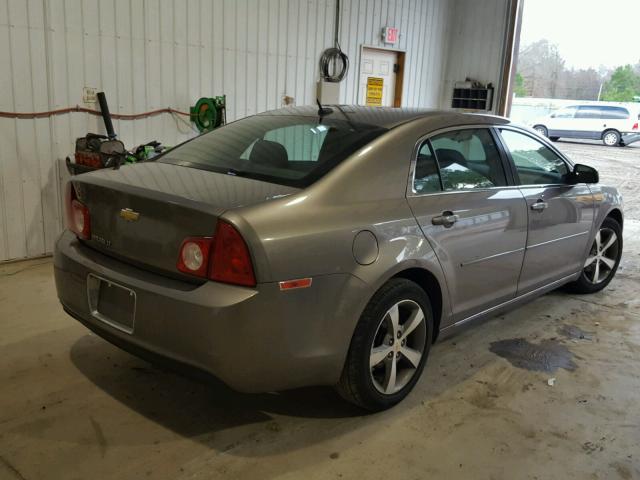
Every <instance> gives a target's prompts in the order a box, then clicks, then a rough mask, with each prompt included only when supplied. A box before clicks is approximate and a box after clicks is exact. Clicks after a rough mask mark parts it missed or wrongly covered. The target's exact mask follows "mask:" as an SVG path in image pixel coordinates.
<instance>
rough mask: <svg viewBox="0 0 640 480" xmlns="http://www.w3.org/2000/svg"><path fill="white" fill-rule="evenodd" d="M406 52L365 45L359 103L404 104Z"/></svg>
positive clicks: (372, 104) (385, 105)
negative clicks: (403, 88)
mask: <svg viewBox="0 0 640 480" xmlns="http://www.w3.org/2000/svg"><path fill="white" fill-rule="evenodd" d="M404 55H405V54H404V52H402V51H398V50H390V49H383V48H372V47H366V46H363V47H362V50H361V52H360V84H359V94H358V104H359V105H367V106H370V107H400V106H401V105H402V78H403V75H402V71H403V66H404Z"/></svg>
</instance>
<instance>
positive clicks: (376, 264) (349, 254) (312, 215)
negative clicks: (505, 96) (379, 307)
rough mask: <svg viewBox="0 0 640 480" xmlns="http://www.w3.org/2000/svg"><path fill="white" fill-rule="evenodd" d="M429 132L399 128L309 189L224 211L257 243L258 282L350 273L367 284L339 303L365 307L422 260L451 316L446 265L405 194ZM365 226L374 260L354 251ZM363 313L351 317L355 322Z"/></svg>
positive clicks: (445, 311)
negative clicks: (364, 260)
mask: <svg viewBox="0 0 640 480" xmlns="http://www.w3.org/2000/svg"><path fill="white" fill-rule="evenodd" d="M474 120H475V121H476V122H477V119H474ZM428 131H429V127H428V126H425V125H413V124H408V125H406V126H401V127H397V128H395V129H393V130H391V131H390V132H388V133H387V134H385V135H383V136H382V137H380V138H379V139H377V140H376V141H375V142H372V143H371V144H369V145H367V146H366V147H364V148H363V149H361V150H360V151H358V152H356V153H355V154H354V155H353V156H352V157H351V158H349V159H347V160H345V161H344V162H343V163H342V164H341V165H339V166H338V167H337V168H336V169H334V170H333V171H332V172H330V173H329V174H328V175H327V176H326V177H324V178H323V179H322V180H320V181H319V182H317V183H316V184H314V185H312V186H311V187H309V188H307V189H306V190H303V191H301V192H299V193H296V194H294V195H290V196H288V197H285V198H281V199H278V200H275V201H271V202H268V203H265V204H262V205H256V206H253V207H248V208H240V209H237V210H232V211H229V212H227V213H226V214H225V215H224V217H226V218H227V219H228V220H230V221H231V222H233V223H234V224H236V225H237V226H238V228H240V230H241V231H242V233H243V235H244V236H245V238H246V239H247V241H248V243H249V245H250V248H251V249H252V254H253V256H254V263H255V267H256V275H257V277H258V281H259V282H278V281H283V280H289V279H296V278H304V277H316V276H319V275H331V274H339V273H347V274H350V275H353V276H355V277H357V278H359V279H361V280H362V281H363V282H364V283H365V285H366V286H367V287H366V291H362V290H359V291H358V292H353V293H352V292H344V299H336V303H337V304H338V303H340V302H342V301H347V302H349V303H352V304H357V305H358V308H357V311H358V312H361V311H362V310H363V309H364V307H365V306H366V304H367V302H368V301H369V299H370V298H371V296H372V295H373V294H374V293H375V291H377V290H378V289H379V288H380V287H381V286H382V285H383V284H384V283H385V282H386V281H387V280H388V279H389V278H391V277H392V276H394V275H395V274H397V273H399V272H401V271H403V270H406V269H408V268H415V267H417V268H422V269H426V270H428V271H429V272H430V273H431V274H433V275H434V276H435V277H436V279H437V280H438V282H439V284H440V288H441V291H442V293H443V314H444V315H449V312H450V308H449V302H448V296H447V293H446V292H447V287H446V282H445V279H444V276H443V273H442V269H441V267H440V264H439V263H438V260H437V258H436V256H435V253H434V252H433V249H432V248H431V246H430V245H429V243H428V242H427V241H426V239H425V238H424V235H423V234H422V231H421V230H420V228H419V226H418V224H417V221H416V220H415V218H414V216H413V213H412V211H411V209H410V208H409V204H408V202H407V200H406V197H405V195H406V188H407V181H408V177H409V173H410V165H411V157H412V153H413V149H414V146H415V142H416V140H417V139H418V138H419V137H420V136H422V135H423V134H424V133H426V132H428ZM363 230H367V231H370V232H372V233H373V235H374V236H375V237H376V240H377V245H378V254H377V256H376V258H375V261H373V262H372V263H371V264H369V265H362V264H359V263H358V262H357V261H356V259H355V258H354V254H353V244H354V239H355V237H356V235H357V234H358V232H361V231H363ZM312 288H313V287H312ZM358 317H359V315H357V316H356V317H355V318H351V319H349V320H348V321H349V322H352V326H355V322H356V321H357V319H358ZM443 323H445V322H443Z"/></svg>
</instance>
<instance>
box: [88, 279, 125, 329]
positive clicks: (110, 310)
mask: <svg viewBox="0 0 640 480" xmlns="http://www.w3.org/2000/svg"><path fill="white" fill-rule="evenodd" d="M87 297H88V301H89V311H90V312H91V316H92V317H93V318H95V319H97V320H100V321H101V322H103V323H106V324H107V325H110V326H111V327H113V328H116V329H118V330H120V331H122V332H125V333H128V334H132V333H133V328H134V323H135V316H136V292H134V291H133V290H131V289H130V288H127V287H125V286H123V285H120V284H118V283H116V282H114V281H112V280H108V279H106V278H103V277H100V276H98V275H94V274H92V273H90V274H89V275H88V276H87Z"/></svg>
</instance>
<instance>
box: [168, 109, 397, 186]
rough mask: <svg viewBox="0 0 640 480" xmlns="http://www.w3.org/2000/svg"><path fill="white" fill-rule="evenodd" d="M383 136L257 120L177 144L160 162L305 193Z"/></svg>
mask: <svg viewBox="0 0 640 480" xmlns="http://www.w3.org/2000/svg"><path fill="white" fill-rule="evenodd" d="M386 131H387V130H386V129H384V128H380V127H377V126H374V125H367V124H357V123H354V122H349V121H346V120H339V119H330V118H317V117H310V116H307V117H305V116H295V115H256V116H253V117H247V118H245V119H242V120H238V121H236V122H233V123H230V124H229V125H226V126H224V127H221V128H218V129H216V130H213V131H212V132H209V133H206V134H204V135H201V136H199V137H197V138H195V139H193V140H191V141H189V142H186V143H184V144H182V145H179V146H178V147H176V148H174V149H173V150H171V151H169V152H168V153H167V154H166V155H164V156H162V157H161V158H160V159H159V160H158V161H159V162H164V163H173V164H177V165H183V166H186V167H192V168H199V169H203V170H211V171H214V172H218V173H226V174H229V175H237V176H242V177H247V178H254V179H257V180H264V181H267V182H272V183H279V184H282V185H289V186H292V187H302V188H304V187H307V186H309V185H311V183H313V182H314V181H316V180H317V179H319V178H320V177H322V176H323V175H325V174H326V173H327V172H329V171H330V170H331V169H333V168H334V167H335V166H336V165H338V164H339V163H340V162H342V161H343V160H344V159H346V158H347V157H349V155H351V154H352V153H354V152H355V151H356V150H357V149H359V148H360V147H363V146H364V145H366V144H367V143H369V142H371V141H372V140H374V139H375V138H377V137H378V136H380V135H382V134H383V133H384V132H386Z"/></svg>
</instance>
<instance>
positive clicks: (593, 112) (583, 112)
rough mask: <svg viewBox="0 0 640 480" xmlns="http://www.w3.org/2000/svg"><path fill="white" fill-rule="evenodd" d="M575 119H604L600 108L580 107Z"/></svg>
mask: <svg viewBox="0 0 640 480" xmlns="http://www.w3.org/2000/svg"><path fill="white" fill-rule="evenodd" d="M576 118H604V117H603V114H602V110H601V109H600V107H591V106H587V107H580V108H579V109H578V113H577V114H576Z"/></svg>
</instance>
